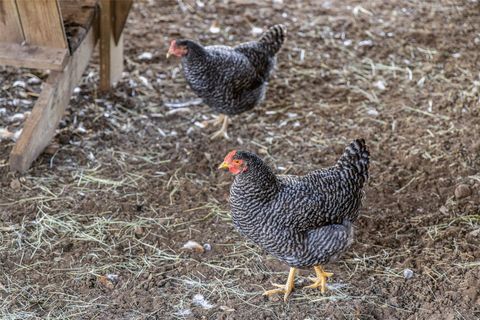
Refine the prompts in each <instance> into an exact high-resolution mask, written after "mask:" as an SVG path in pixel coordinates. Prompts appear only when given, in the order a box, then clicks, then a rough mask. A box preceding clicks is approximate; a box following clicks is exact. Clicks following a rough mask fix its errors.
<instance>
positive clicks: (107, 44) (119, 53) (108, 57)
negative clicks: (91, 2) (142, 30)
mask: <svg viewBox="0 0 480 320" xmlns="http://www.w3.org/2000/svg"><path fill="white" fill-rule="evenodd" d="M113 2H114V0H100V91H103V92H105V91H108V90H109V89H110V88H111V87H112V86H113V85H114V84H115V83H116V82H117V81H118V80H119V79H120V78H121V77H122V72H123V35H120V38H119V39H118V43H117V44H115V36H114V30H113V24H112V18H113V13H114V10H113V6H114V4H113Z"/></svg>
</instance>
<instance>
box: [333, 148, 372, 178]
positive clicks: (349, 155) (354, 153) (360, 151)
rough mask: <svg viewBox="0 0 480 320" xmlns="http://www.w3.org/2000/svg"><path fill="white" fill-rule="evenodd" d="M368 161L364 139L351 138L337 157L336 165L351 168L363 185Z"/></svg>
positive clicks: (368, 154) (366, 175)
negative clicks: (338, 157)
mask: <svg viewBox="0 0 480 320" xmlns="http://www.w3.org/2000/svg"><path fill="white" fill-rule="evenodd" d="M369 163H370V152H368V148H367V145H366V144H365V140H364V139H356V140H353V141H352V142H351V143H350V144H349V145H348V146H347V147H346V148H345V151H344V152H343V155H342V156H341V157H340V159H338V162H337V165H338V166H339V167H340V168H344V169H353V171H354V172H355V173H356V174H355V176H356V177H358V178H360V181H359V182H360V183H361V185H363V184H364V183H365V181H367V179H368V165H369Z"/></svg>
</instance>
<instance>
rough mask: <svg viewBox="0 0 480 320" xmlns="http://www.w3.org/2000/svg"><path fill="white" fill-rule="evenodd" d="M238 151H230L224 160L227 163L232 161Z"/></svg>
mask: <svg viewBox="0 0 480 320" xmlns="http://www.w3.org/2000/svg"><path fill="white" fill-rule="evenodd" d="M236 153H237V150H232V151H230V152H229V153H228V154H227V156H226V157H225V159H224V160H223V161H224V162H226V163H230V162H232V160H233V157H234V156H235V154H236Z"/></svg>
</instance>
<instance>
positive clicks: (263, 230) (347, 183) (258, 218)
mask: <svg viewBox="0 0 480 320" xmlns="http://www.w3.org/2000/svg"><path fill="white" fill-rule="evenodd" d="M369 156H370V154H369V152H368V149H367V147H366V145H365V141H364V140H363V139H359V140H354V141H353V142H351V143H350V145H348V146H347V147H346V149H345V151H344V153H343V155H342V156H341V157H340V158H339V159H338V161H337V163H336V164H335V165H334V166H332V167H329V168H326V169H320V170H315V171H312V172H310V173H309V174H307V175H305V176H293V175H275V174H274V172H273V171H272V169H271V168H270V167H269V166H267V165H266V164H265V163H264V162H263V161H262V160H261V159H260V158H259V157H258V156H257V155H255V154H253V153H250V152H245V151H236V150H234V151H231V152H230V153H228V155H227V156H226V157H225V160H224V161H223V163H222V164H221V165H220V166H219V169H228V170H229V171H230V173H232V174H234V175H235V179H234V182H233V184H232V186H231V189H230V206H231V213H232V220H233V224H234V225H235V227H236V229H237V230H238V231H239V232H240V233H241V234H242V235H243V236H245V237H247V238H249V239H250V240H251V241H253V242H254V243H255V244H257V245H259V246H260V247H262V248H263V249H265V250H266V251H267V252H268V253H270V254H271V255H273V256H275V257H276V258H278V259H279V260H281V261H283V262H285V263H286V264H288V265H289V266H290V274H289V276H288V280H287V284H286V285H276V286H278V287H280V288H278V289H274V290H269V291H266V292H265V293H264V294H265V295H272V294H275V293H284V299H285V301H286V300H287V298H288V296H289V294H290V293H291V291H292V290H293V287H294V277H295V272H296V269H297V268H310V267H313V268H314V270H315V273H316V279H315V281H314V282H313V284H312V285H310V286H308V287H309V288H320V289H321V292H322V293H324V292H325V288H326V279H327V278H328V277H331V276H332V275H333V274H332V273H329V272H326V271H324V270H323V268H322V265H324V264H327V263H330V262H333V261H335V260H336V259H337V258H338V257H339V255H340V254H341V253H343V252H344V251H345V250H346V249H347V248H348V247H349V246H350V245H351V243H352V242H353V223H354V222H355V220H356V219H357V217H358V212H359V208H360V205H361V202H362V198H363V195H364V192H363V187H364V185H365V183H366V181H367V179H368V166H369Z"/></svg>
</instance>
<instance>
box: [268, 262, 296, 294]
mask: <svg viewBox="0 0 480 320" xmlns="http://www.w3.org/2000/svg"><path fill="white" fill-rule="evenodd" d="M295 272H296V269H295V268H290V273H289V274H288V279H287V283H286V284H284V285H282V284H276V283H272V285H273V286H274V287H278V289H272V290H268V291H265V292H264V293H263V295H264V296H268V297H269V296H271V295H273V294H277V293H284V296H283V301H285V302H287V299H288V296H289V295H290V293H292V291H293V288H294V287H295V282H294V280H295Z"/></svg>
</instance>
